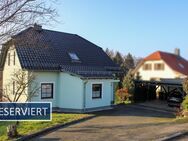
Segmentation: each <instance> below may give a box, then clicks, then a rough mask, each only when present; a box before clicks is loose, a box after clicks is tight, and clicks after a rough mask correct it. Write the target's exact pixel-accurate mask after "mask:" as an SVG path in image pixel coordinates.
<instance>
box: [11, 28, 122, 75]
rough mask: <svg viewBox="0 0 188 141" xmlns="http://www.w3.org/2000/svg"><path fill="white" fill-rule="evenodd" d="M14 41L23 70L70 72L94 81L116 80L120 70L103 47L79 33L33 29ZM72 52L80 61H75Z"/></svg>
mask: <svg viewBox="0 0 188 141" xmlns="http://www.w3.org/2000/svg"><path fill="white" fill-rule="evenodd" d="M13 41H14V45H15V48H16V51H17V54H18V57H19V60H20V63H21V66H22V68H23V69H28V70H44V71H47V70H51V71H67V72H70V73H75V74H77V75H81V76H83V77H90V78H95V77H96V78H100V77H107V78H109V77H111V78H112V77H114V76H113V72H114V71H119V66H118V65H116V64H115V63H114V62H113V61H112V60H111V59H110V58H109V57H108V56H107V54H106V53H105V52H104V51H103V50H102V48H100V47H98V46H96V45H95V44H93V43H91V42H89V41H87V40H86V39H84V38H82V37H80V36H78V35H76V34H69V33H63V32H57V31H51V30H46V29H42V30H36V29H35V28H34V27H30V28H28V29H26V30H24V31H22V32H21V33H19V34H17V35H16V36H14V37H13ZM70 52H71V53H75V54H76V55H77V56H78V57H79V59H80V60H79V61H78V62H74V61H73V60H71V58H70V56H69V54H68V53H70Z"/></svg>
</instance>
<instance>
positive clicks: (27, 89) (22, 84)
mask: <svg viewBox="0 0 188 141" xmlns="http://www.w3.org/2000/svg"><path fill="white" fill-rule="evenodd" d="M39 89H40V87H38V85H37V83H35V75H34V74H33V73H32V72H28V71H24V70H17V71H15V72H14V73H13V74H12V76H11V78H10V81H9V82H7V84H5V86H4V89H3V90H2V97H3V99H4V101H8V102H19V101H22V102H27V101H31V98H32V97H33V96H34V95H35V94H37V93H38V91H39ZM18 125H19V122H18V121H17V122H16V123H15V124H11V125H9V126H8V127H7V135H8V137H9V138H13V137H16V136H17V135H18V132H17V126H18Z"/></svg>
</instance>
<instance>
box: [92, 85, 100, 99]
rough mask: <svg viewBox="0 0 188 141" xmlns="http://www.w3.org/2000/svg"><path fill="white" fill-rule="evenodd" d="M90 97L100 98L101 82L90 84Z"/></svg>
mask: <svg viewBox="0 0 188 141" xmlns="http://www.w3.org/2000/svg"><path fill="white" fill-rule="evenodd" d="M92 98H93V99H96V98H102V84H92Z"/></svg>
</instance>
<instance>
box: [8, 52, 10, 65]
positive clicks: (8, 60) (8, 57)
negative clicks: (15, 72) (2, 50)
mask: <svg viewBox="0 0 188 141" xmlns="http://www.w3.org/2000/svg"><path fill="white" fill-rule="evenodd" d="M8 66H10V53H8Z"/></svg>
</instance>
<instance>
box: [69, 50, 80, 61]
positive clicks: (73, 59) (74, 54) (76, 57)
mask: <svg viewBox="0 0 188 141" xmlns="http://www.w3.org/2000/svg"><path fill="white" fill-rule="evenodd" d="M69 56H70V58H71V60H72V61H73V62H74V61H76V62H79V61H80V59H79V57H78V56H77V55H76V53H74V52H69Z"/></svg>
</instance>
